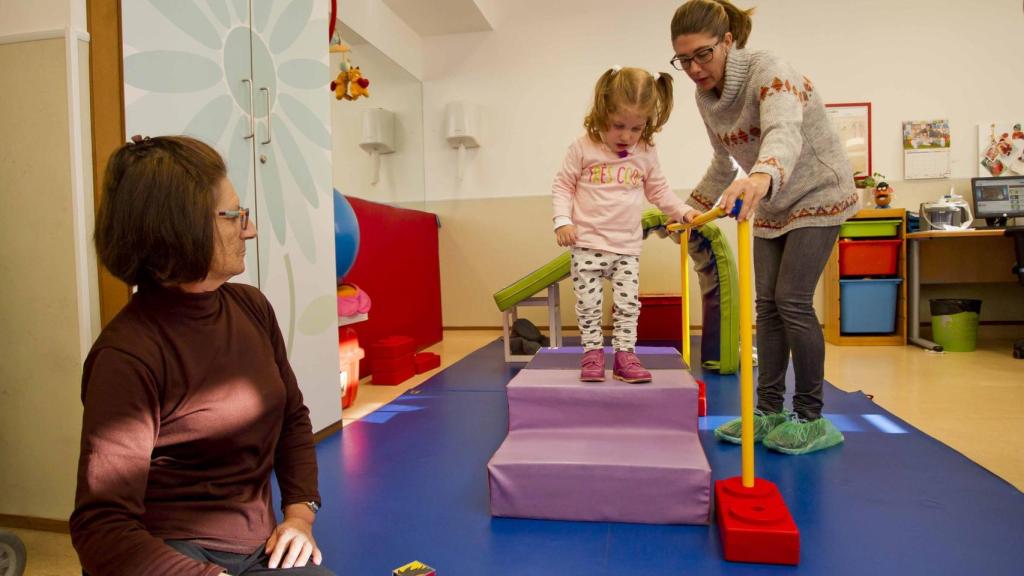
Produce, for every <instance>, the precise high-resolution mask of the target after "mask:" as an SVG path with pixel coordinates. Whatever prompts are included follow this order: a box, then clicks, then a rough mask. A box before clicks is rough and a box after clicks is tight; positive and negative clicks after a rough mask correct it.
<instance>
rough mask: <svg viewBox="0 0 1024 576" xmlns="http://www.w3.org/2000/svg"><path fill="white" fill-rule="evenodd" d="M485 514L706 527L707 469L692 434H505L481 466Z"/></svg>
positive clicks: (584, 431)
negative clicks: (485, 479)
mask: <svg viewBox="0 0 1024 576" xmlns="http://www.w3.org/2000/svg"><path fill="white" fill-rule="evenodd" d="M487 470H488V476H489V481H490V493H491V514H492V515H494V516H508V517H516V518H540V519H551V520H586V521H605V522H638V523H646V524H707V523H708V520H709V515H710V502H711V500H710V498H711V469H710V467H709V466H708V462H707V458H706V457H705V456H704V450H703V448H702V447H701V445H700V441H699V439H698V437H697V434H696V433H695V432H683V431H670V430H651V429H643V428H638V429H632V430H622V429H596V428H581V429H568V430H567V429H538V430H519V431H512V432H510V433H509V435H508V436H507V437H506V438H505V442H504V443H502V445H501V447H499V448H498V451H497V452H495V454H494V456H493V457H492V458H491V461H490V462H489V463H488V465H487Z"/></svg>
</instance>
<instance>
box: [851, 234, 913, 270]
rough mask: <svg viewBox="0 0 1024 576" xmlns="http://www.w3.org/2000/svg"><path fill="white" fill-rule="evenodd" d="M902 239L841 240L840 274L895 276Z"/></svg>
mask: <svg viewBox="0 0 1024 576" xmlns="http://www.w3.org/2000/svg"><path fill="white" fill-rule="evenodd" d="M901 242H903V241H902V240H900V239H895V240H840V241H839V275H840V276H895V275H896V273H897V269H896V264H897V263H898V262H899V254H900V243H901Z"/></svg>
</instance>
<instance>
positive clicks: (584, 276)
mask: <svg viewBox="0 0 1024 576" xmlns="http://www.w3.org/2000/svg"><path fill="white" fill-rule="evenodd" d="M602 278H608V279H609V280H610V282H611V285H612V302H613V303H614V304H615V307H614V308H613V310H612V321H613V331H612V347H613V348H614V349H615V350H616V351H627V352H632V351H633V348H634V346H635V345H636V323H637V319H638V318H639V317H640V297H639V293H640V257H639V256H629V255H624V254H615V253H612V252H608V251H606V250H597V249H594V248H580V247H575V248H573V249H572V288H573V290H574V291H575V292H576V320H577V322H578V323H579V327H580V337H581V339H582V340H583V348H584V349H585V350H596V349H598V348H601V347H602V346H604V335H603V334H602V333H601V307H602V296H603V292H602V283H601V279H602Z"/></svg>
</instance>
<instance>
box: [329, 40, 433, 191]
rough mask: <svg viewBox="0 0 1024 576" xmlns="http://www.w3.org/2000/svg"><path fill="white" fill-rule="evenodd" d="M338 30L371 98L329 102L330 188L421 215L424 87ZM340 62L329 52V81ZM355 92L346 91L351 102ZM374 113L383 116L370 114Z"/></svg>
mask: <svg viewBox="0 0 1024 576" xmlns="http://www.w3.org/2000/svg"><path fill="white" fill-rule="evenodd" d="M337 29H338V31H339V33H340V35H341V39H342V41H343V43H344V44H345V45H346V46H348V47H349V49H350V50H349V52H348V53H347V55H348V61H349V63H350V65H351V66H352V67H355V66H358V67H359V73H360V74H361V76H362V77H363V78H365V79H367V80H368V81H369V84H368V85H367V86H366V87H365V89H366V91H368V92H369V96H361V95H360V96H357V97H355V98H354V99H352V100H347V99H342V100H337V99H336V98H335V96H334V95H333V94H332V95H331V96H330V98H331V127H332V139H333V150H332V160H333V162H332V165H333V175H332V177H333V182H334V187H335V188H337V189H338V191H340V192H341V193H342V194H345V195H346V196H355V197H358V198H363V199H365V200H371V201H374V202H380V203H383V204H392V205H400V206H405V207H409V208H417V209H421V208H422V207H423V204H424V201H425V193H426V186H425V183H424V172H423V170H424V167H423V162H424V156H423V84H422V83H421V82H420V81H419V80H418V79H417V78H416V77H415V76H413V75H412V74H410V73H409V72H408V71H407V70H405V69H404V68H402V67H401V66H399V65H398V64H397V63H395V62H394V61H393V60H391V59H390V58H388V57H387V56H385V55H384V54H383V53H382V52H381V51H380V50H378V49H377V48H376V47H374V46H373V45H372V44H370V43H368V42H367V41H366V40H365V39H363V38H362V37H361V36H359V35H358V34H356V33H355V32H354V31H353V30H352V29H351V28H349V27H348V26H345V25H344V23H341V22H339V23H338V25H337ZM342 59H343V54H342V53H339V52H331V78H332V80H333V79H335V78H336V77H337V75H338V73H339V72H340V71H341V63H342ZM359 92H360V90H359V88H356V89H355V92H353V89H352V88H351V87H350V89H349V91H348V93H349V94H350V95H352V96H355V94H357V93H359ZM378 108H382V109H384V110H386V111H387V112H385V113H380V112H378V111H372V110H371V109H378ZM368 110H371V111H370V112H368ZM368 116H369V117H370V118H369V119H367V117H368ZM381 119H385V120H386V122H385V123H384V124H383V125H382V124H381ZM364 122H365V123H367V124H368V125H367V127H366V129H365V130H364ZM364 132H365V136H364Z"/></svg>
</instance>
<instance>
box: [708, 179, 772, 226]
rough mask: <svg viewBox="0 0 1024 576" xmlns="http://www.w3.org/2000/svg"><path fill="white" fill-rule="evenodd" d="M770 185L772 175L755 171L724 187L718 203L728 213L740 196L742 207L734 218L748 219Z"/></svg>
mask: <svg viewBox="0 0 1024 576" xmlns="http://www.w3.org/2000/svg"><path fill="white" fill-rule="evenodd" d="M771 185H772V177H771V176H769V175H767V174H762V173H757V174H753V175H752V176H750V177H749V178H739V179H737V180H734V181H733V183H732V184H730V185H729V187H728V188H726V189H725V192H722V198H721V199H720V200H719V204H721V206H722V208H724V209H725V212H726V213H727V214H728V213H731V212H732V209H733V206H735V204H736V199H738V198H742V199H743V207H742V208H740V213H739V216H738V217H737V218H736V219H737V220H740V221H742V220H749V219H750V218H751V217H752V216H753V214H754V210H756V209H757V205H758V203H759V202H761V199H762V198H764V197H765V195H767V194H768V187H769V186H771Z"/></svg>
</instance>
